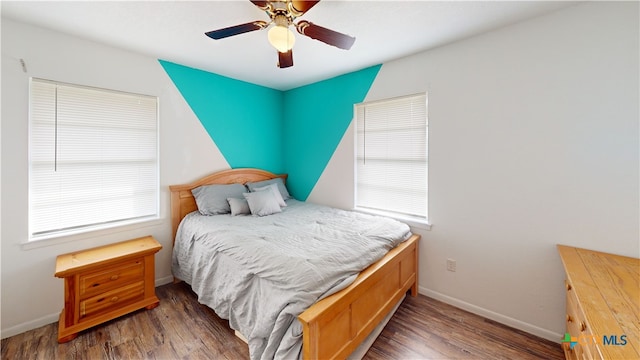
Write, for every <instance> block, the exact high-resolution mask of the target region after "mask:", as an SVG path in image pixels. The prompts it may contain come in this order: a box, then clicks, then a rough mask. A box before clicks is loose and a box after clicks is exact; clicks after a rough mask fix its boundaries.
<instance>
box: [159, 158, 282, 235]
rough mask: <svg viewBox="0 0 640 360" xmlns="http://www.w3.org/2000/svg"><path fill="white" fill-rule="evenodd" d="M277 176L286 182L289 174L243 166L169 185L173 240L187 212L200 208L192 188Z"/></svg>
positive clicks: (242, 182) (261, 179) (241, 182)
mask: <svg viewBox="0 0 640 360" xmlns="http://www.w3.org/2000/svg"><path fill="white" fill-rule="evenodd" d="M277 177H280V178H282V180H283V181H285V182H286V181H287V174H282V175H276V174H273V173H270V172H268V171H264V170H260V169H251V168H243V169H231V170H223V171H219V172H216V173H213V174H210V175H207V176H205V177H203V178H201V179H198V180H196V181H194V182H192V183H189V184H184V185H171V186H169V191H170V192H171V229H172V230H173V241H175V239H176V232H177V231H178V225H180V221H182V219H183V218H184V217H185V216H187V214H189V213H190V212H192V211H195V210H197V209H198V207H197V206H196V199H195V198H194V197H193V195H192V194H191V190H192V189H195V188H197V187H198V186H202V185H213V184H245V183H247V182H256V181H263V180H269V179H274V178H277Z"/></svg>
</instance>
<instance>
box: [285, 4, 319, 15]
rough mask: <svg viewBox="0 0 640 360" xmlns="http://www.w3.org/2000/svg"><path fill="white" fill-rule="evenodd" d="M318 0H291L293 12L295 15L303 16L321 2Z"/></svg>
mask: <svg viewBox="0 0 640 360" xmlns="http://www.w3.org/2000/svg"><path fill="white" fill-rule="evenodd" d="M319 2H320V0H318V1H301V0H293V1H291V5H290V6H291V7H292V9H291V10H292V12H293V13H295V16H296V17H298V16H302V14H304V13H306V12H307V11H309V9H311V8H312V7H313V6H314V5H315V4H317V3H319Z"/></svg>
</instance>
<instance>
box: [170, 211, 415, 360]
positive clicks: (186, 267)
mask: <svg viewBox="0 0 640 360" xmlns="http://www.w3.org/2000/svg"><path fill="white" fill-rule="evenodd" d="M287 204H288V206H287V207H285V208H284V209H283V212H282V213H278V214H274V215H269V216H265V217H256V216H231V215H215V216H202V215H200V214H199V213H198V212H193V213H191V214H189V215H187V216H186V217H185V218H184V220H183V221H182V223H181V224H180V227H179V229H178V234H177V236H176V242H175V245H174V249H173V266H172V269H173V274H174V276H175V277H177V278H179V279H182V280H184V281H185V282H187V283H188V284H190V285H191V287H192V289H193V291H194V292H195V293H196V294H197V295H198V300H199V301H200V302H201V303H203V304H205V305H207V306H209V307H210V308H212V309H213V310H215V312H216V313H217V314H218V315H219V316H220V317H221V318H224V319H228V320H229V324H230V326H231V328H233V329H234V330H237V331H239V332H240V333H241V334H243V335H244V336H245V337H246V338H247V339H248V341H249V352H250V355H251V358H252V359H272V358H296V357H299V356H300V352H301V346H302V341H301V340H302V326H301V324H300V322H299V321H297V319H296V318H297V316H298V315H300V313H302V312H303V311H304V310H305V309H307V308H308V307H309V306H310V305H312V304H313V303H314V302H316V301H317V300H318V299H319V298H321V297H322V296H323V294H325V293H327V292H329V291H330V290H331V289H332V288H334V287H335V286H337V285H339V284H341V283H344V280H345V279H347V278H350V279H351V280H352V279H353V278H354V276H353V275H355V274H357V273H359V272H360V271H362V270H363V269H365V268H366V267H367V266H368V265H370V264H371V263H373V262H375V261H377V260H379V259H380V258H382V257H383V256H384V255H385V254H386V253H387V252H388V251H389V250H390V249H392V248H393V247H395V246H396V245H397V244H398V243H399V242H401V241H404V240H406V239H408V238H409V236H410V235H411V234H410V230H409V227H408V226H407V225H405V224H402V223H400V222H398V221H395V220H392V219H388V218H383V217H377V216H370V215H365V214H361V213H356V212H350V211H343V210H338V209H334V208H329V207H325V206H320V205H315V204H311V203H304V202H300V201H296V200H288V201H287Z"/></svg>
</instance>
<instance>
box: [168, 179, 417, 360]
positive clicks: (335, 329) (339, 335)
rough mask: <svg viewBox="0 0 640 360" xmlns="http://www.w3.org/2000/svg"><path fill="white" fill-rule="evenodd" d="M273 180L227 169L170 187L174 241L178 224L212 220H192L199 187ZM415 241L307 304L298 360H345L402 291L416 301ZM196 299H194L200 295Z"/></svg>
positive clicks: (302, 316) (176, 246)
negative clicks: (343, 285) (341, 286)
mask: <svg viewBox="0 0 640 360" xmlns="http://www.w3.org/2000/svg"><path fill="white" fill-rule="evenodd" d="M276 178H281V179H282V180H283V183H284V181H286V178H287V176H286V175H276V174H273V173H270V172H267V171H263V170H259V169H232V170H224V171H221V172H217V173H214V174H211V175H208V176H205V177H204V178H202V179H199V180H197V181H194V182H192V183H189V184H184V185H173V186H170V192H171V220H172V229H173V235H174V241H175V239H176V235H177V234H178V228H179V227H180V224H181V222H183V219H184V221H185V222H186V221H188V220H189V219H190V218H191V217H195V218H196V220H194V221H196V222H202V221H209V220H213V219H202V218H215V217H202V216H201V217H200V218H198V217H197V216H194V215H193V214H192V213H193V212H194V211H196V210H197V209H198V207H197V205H196V200H195V198H194V196H193V194H192V191H191V190H193V189H196V188H198V187H200V186H203V185H212V184H245V183H250V182H260V181H264V180H271V179H276ZM299 206H302V205H301V204H300V203H299V202H295V201H293V202H291V204H290V208H291V209H293V208H296V207H299ZM305 206H306V205H305ZM287 211H289V210H287ZM291 211H293V210H291ZM190 214H191V215H190ZM185 217H186V218H187V219H185ZM181 231H182V230H181ZM418 240H419V235H413V234H411V235H410V236H409V237H408V239H406V240H404V241H402V242H400V243H399V244H398V245H397V246H395V247H393V248H392V249H391V250H390V251H388V252H387V253H386V255H384V256H383V257H382V258H381V259H380V260H378V261H376V262H374V263H373V264H371V265H370V266H368V267H367V268H366V269H364V270H363V271H361V272H360V273H359V274H358V275H357V277H356V278H355V281H353V282H351V283H350V285H348V286H347V287H346V288H344V289H342V290H340V291H338V292H336V293H334V294H332V295H329V296H326V297H324V298H322V299H321V300H320V301H317V302H315V303H313V304H310V306H308V307H307V308H306V310H303V311H302V312H301V313H300V314H299V316H297V319H298V320H299V324H296V325H299V326H301V329H302V330H301V332H302V340H301V342H302V344H301V346H302V351H301V354H302V357H303V358H304V359H340V358H346V357H347V356H349V354H351V353H352V352H353V351H354V350H355V349H356V348H357V347H358V346H359V345H360V344H361V343H362V342H363V340H364V339H365V338H366V337H367V336H368V335H369V334H370V333H371V332H372V330H373V329H374V328H375V327H376V326H377V325H378V324H379V323H380V322H381V321H382V320H383V318H385V317H386V316H387V315H388V314H389V313H390V311H392V309H393V308H394V306H395V305H396V304H397V303H398V302H399V301H400V299H402V298H403V296H404V295H405V293H406V292H407V291H410V292H411V295H412V296H416V295H417V283H418V273H417V266H418ZM179 247H180V245H179V244H176V243H174V257H175V253H176V252H180V251H181V250H178V249H179ZM177 275H178V276H176V272H175V270H174V276H176V279H177V280H187V283H190V282H189V281H188V280H189V279H184V278H185V277H186V278H188V277H189V276H190V275H189V274H187V273H183V272H180V271H178V274H177ZM354 277H355V275H354ZM190 285H191V284H190ZM194 291H195V290H194ZM196 293H198V291H196ZM198 296H199V299H200V296H201V294H198ZM205 304H206V302H205ZM214 310H215V309H214ZM216 312H217V311H216ZM230 324H231V322H230ZM243 335H245V334H243ZM245 336H246V335H245ZM267 346H270V345H268V344H267ZM250 348H251V344H250ZM252 357H253V355H252ZM267 357H268V356H267Z"/></svg>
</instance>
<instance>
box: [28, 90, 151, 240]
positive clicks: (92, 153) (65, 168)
mask: <svg viewBox="0 0 640 360" xmlns="http://www.w3.org/2000/svg"><path fill="white" fill-rule="evenodd" d="M29 107H30V108H29V117H30V131H29V136H30V139H29V140H30V143H29V148H30V153H29V165H30V173H29V232H30V240H38V239H42V238H48V237H55V236H61V235H66V234H71V233H78V232H83V231H88V230H94V229H100V228H106V227H112V226H116V225H122V224H124V223H128V222H135V221H141V220H147V219H155V218H157V216H158V197H159V192H158V145H157V144H158V133H157V129H158V126H157V124H158V101H157V98H156V97H153V96H146V95H138V94H131V93H124V92H118V91H112V90H105V89H97V88H89V87H83V86H77V85H71V84H63V83H58V82H53V81H47V80H41V79H35V78H33V79H31V87H30V101H29Z"/></svg>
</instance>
